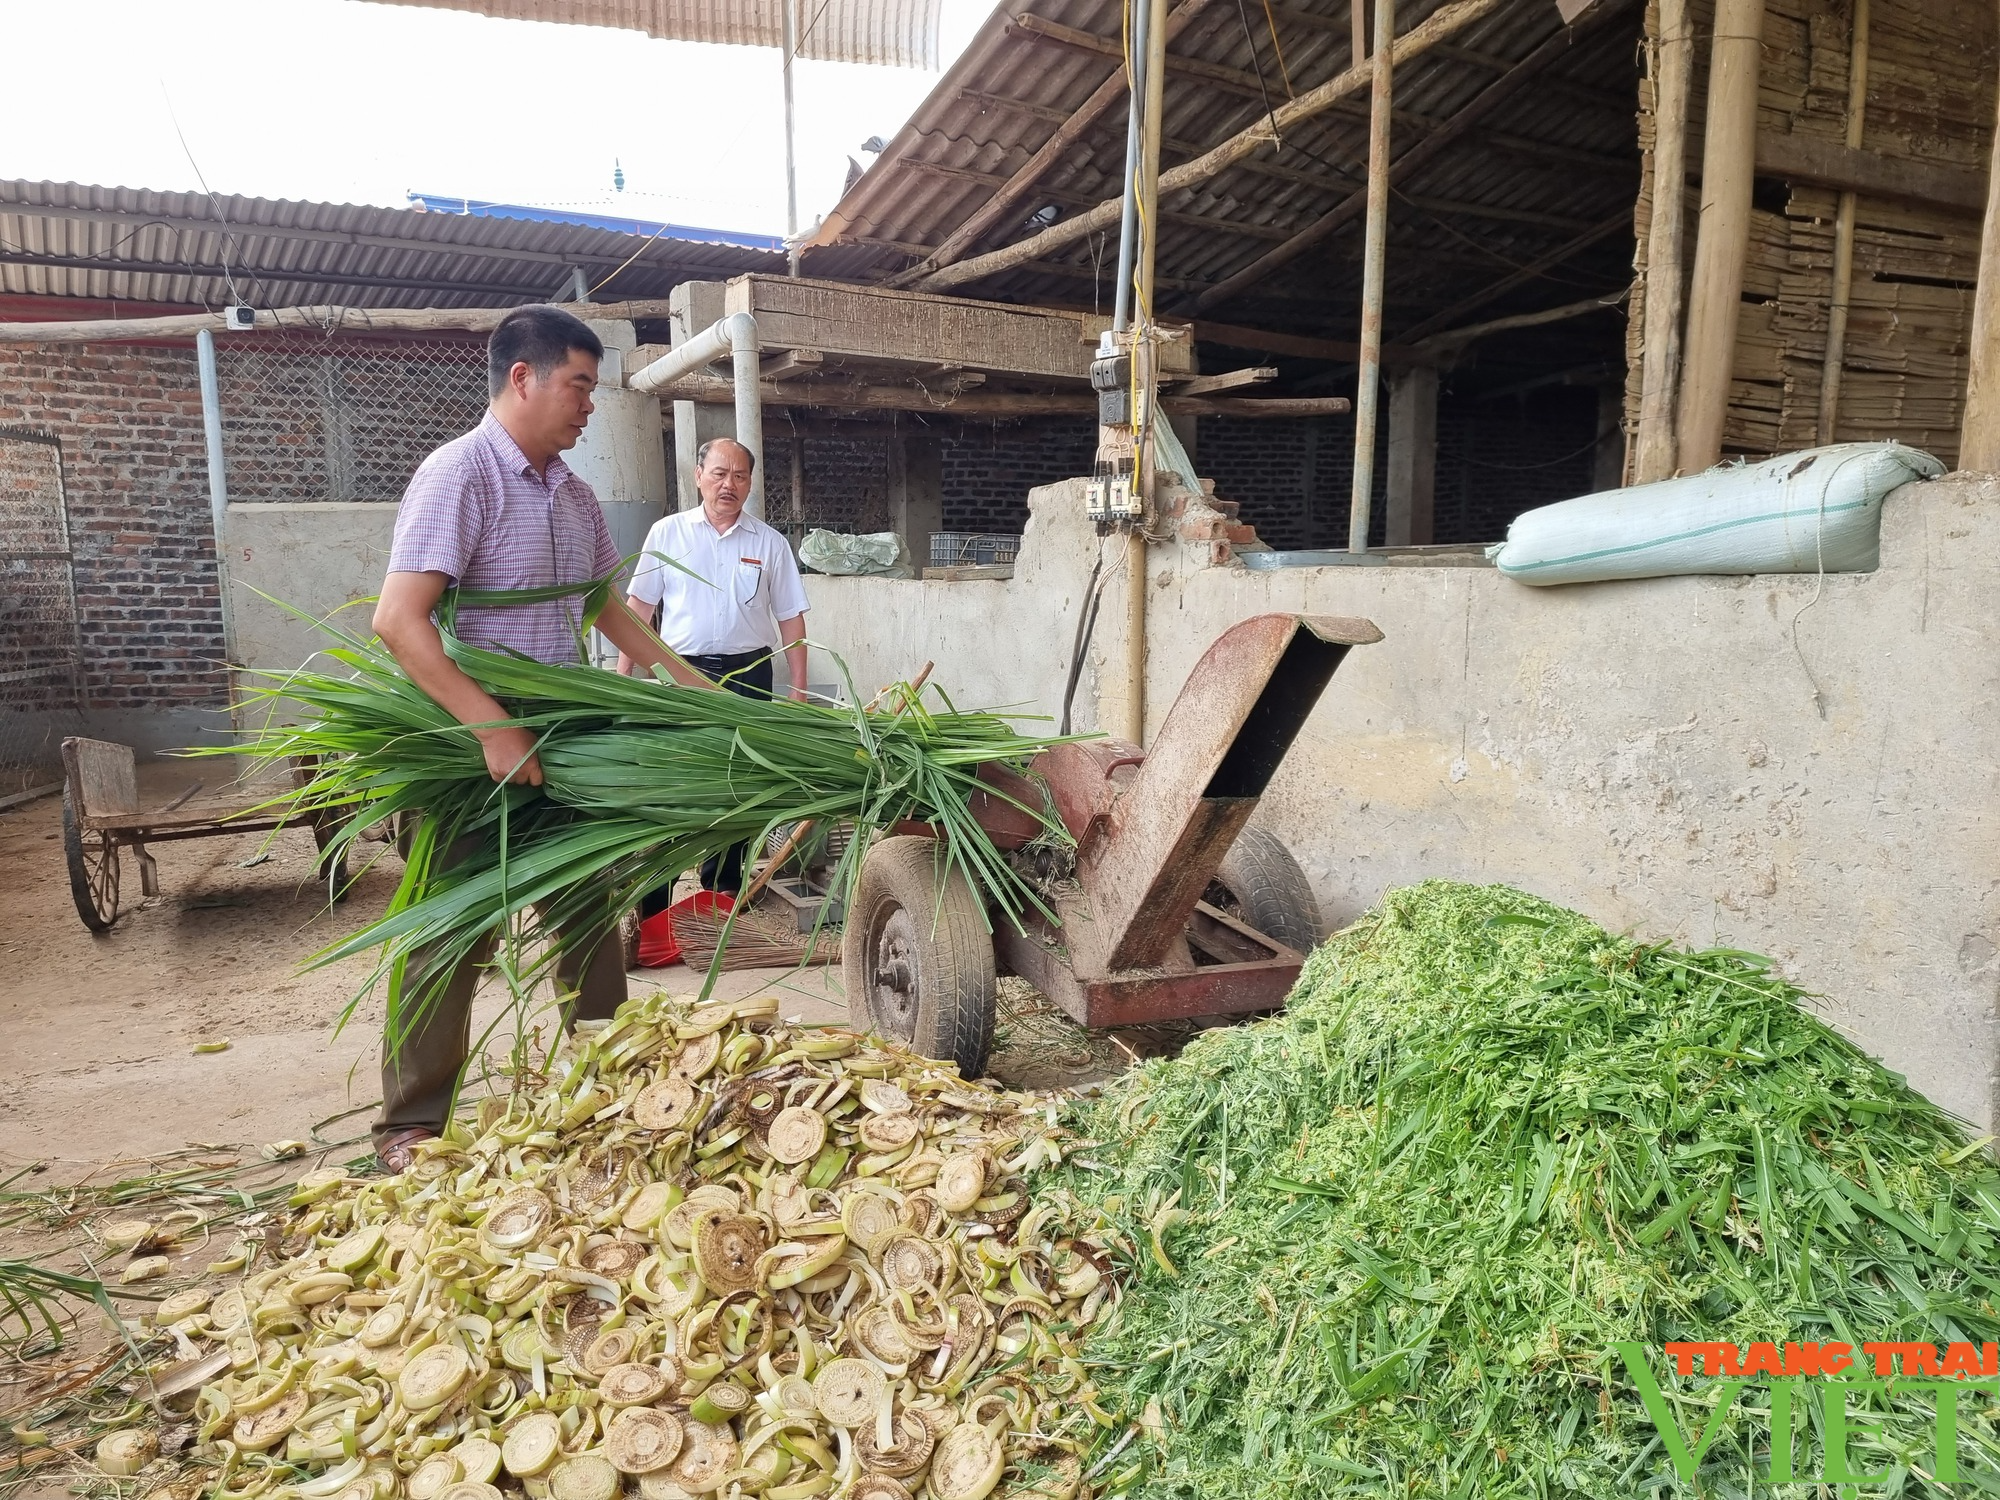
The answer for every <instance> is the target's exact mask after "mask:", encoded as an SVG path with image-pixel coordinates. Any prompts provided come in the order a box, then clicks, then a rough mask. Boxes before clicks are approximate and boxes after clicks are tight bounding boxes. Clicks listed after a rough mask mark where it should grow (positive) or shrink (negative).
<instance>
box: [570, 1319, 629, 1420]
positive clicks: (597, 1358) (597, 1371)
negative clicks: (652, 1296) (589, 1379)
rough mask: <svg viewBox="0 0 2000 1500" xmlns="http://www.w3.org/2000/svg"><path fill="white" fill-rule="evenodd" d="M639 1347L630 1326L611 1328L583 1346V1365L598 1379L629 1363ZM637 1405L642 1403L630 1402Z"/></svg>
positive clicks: (593, 1337)
mask: <svg viewBox="0 0 2000 1500" xmlns="http://www.w3.org/2000/svg"><path fill="white" fill-rule="evenodd" d="M638 1347H639V1335H638V1334H637V1333H635V1332H634V1331H633V1330H631V1329H630V1328H613V1329H611V1330H609V1331H608V1332H605V1333H599V1334H595V1335H593V1336H592V1337H591V1339H590V1340H589V1342H587V1343H586V1344H585V1345H584V1347H583V1367H584V1369H586V1370H588V1371H589V1372H590V1373H591V1374H593V1375H595V1376H597V1377H598V1378H599V1379H600V1380H602V1379H603V1377H604V1376H606V1375H608V1374H610V1373H611V1371H613V1370H615V1369H617V1368H618V1367H619V1366H620V1365H624V1364H629V1363H630V1362H631V1359H632V1355H633V1354H634V1353H635V1352H636V1351H637V1349H638ZM630 1404H631V1405H634V1406H638V1405H641V1404H643V1403H640V1402H636V1401H635V1402H632V1403H630Z"/></svg>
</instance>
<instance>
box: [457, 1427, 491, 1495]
mask: <svg viewBox="0 0 2000 1500" xmlns="http://www.w3.org/2000/svg"><path fill="white" fill-rule="evenodd" d="M451 1451H452V1452H453V1453H454V1454H456V1455H457V1457H458V1466H459V1467H460V1468H461V1469H463V1470H464V1471H465V1477H466V1478H467V1479H468V1480H470V1481H472V1482H473V1483H475V1484H491V1483H492V1482H493V1479H494V1476H495V1475H497V1474H498V1473H499V1472H500V1445H499V1444H498V1443H496V1442H494V1441H493V1440H492V1439H491V1438H484V1437H469V1438H467V1439H466V1440H465V1441H464V1442H462V1443H460V1444H459V1445H458V1446H457V1447H456V1448H454V1449H452V1450H451Z"/></svg>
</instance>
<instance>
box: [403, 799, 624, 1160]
mask: <svg viewBox="0 0 2000 1500" xmlns="http://www.w3.org/2000/svg"><path fill="white" fill-rule="evenodd" d="M477 843H478V839H477V837H476V836H475V837H473V838H466V839H460V840H459V841H458V842H456V843H454V844H453V845H452V846H451V848H450V849H449V850H448V851H447V852H446V854H445V862H446V863H447V864H456V863H458V862H459V861H460V860H463V859H465V858H466V857H467V856H468V855H469V854H470V853H471V852H472V850H473V849H474V848H476V847H477ZM492 956H493V947H492V944H491V943H490V942H488V943H486V944H483V945H482V946H481V947H479V948H478V949H477V950H475V951H474V952H473V953H472V954H470V955H469V956H468V957H467V958H466V959H465V961H464V962H463V963H461V964H460V965H459V966H458V967H457V968H456V969H453V970H452V972H451V977H450V978H449V979H448V980H446V981H445V986H444V989H443V991H442V992H441V993H440V994H439V995H438V996H437V998H436V999H435V1000H433V1001H432V1002H431V1004H430V1006H429V1008H428V1009H427V1010H426V1011H425V1012H424V1016H423V1019H422V1020H421V1021H419V1022H418V1023H417V1025H416V1026H415V1027H413V1028H412V1029H411V1030H409V1031H408V1032H406V1033H405V1034H404V1036H403V1044H402V1046H400V1047H398V1048H396V1049H395V1050H394V1051H393V1052H391V1051H390V1050H389V1043H388V1039H387V1038H386V1037H384V1038H383V1043H382V1046H383V1053H382V1113H381V1115H380V1116H379V1117H378V1118H377V1119H376V1121H375V1137H376V1139H377V1140H378V1141H379V1140H380V1139H381V1138H382V1137H383V1136H384V1135H386V1134H387V1133H388V1132H389V1131H392V1130H398V1129H402V1128H404V1127H406V1126H413V1125H414V1126H421V1127H422V1128H424V1129H426V1130H434V1131H442V1130H443V1129H444V1126H445V1120H446V1116H447V1113H448V1111H449V1110H450V1108H451V1099H452V1095H453V1093H454V1092H455V1091H456V1090H457V1088H458V1075H459V1072H460V1071H461V1070H462V1069H463V1068H464V1067H465V1061H466V1054H467V1052H468V1051H469V1050H470V1048H471V1043H472V994H473V991H474V990H475V989H477V988H478V986H479V971H480V969H481V968H483V967H484V966H485V965H486V963H487V962H488V961H489V960H490V959H491V958H492ZM412 967H414V965H412ZM555 967H556V989H557V990H558V991H559V992H560V993H561V994H562V995H563V996H564V1001H563V1008H562V1025H563V1028H564V1030H568V1028H569V1027H570V1025H571V1024H572V1023H574V1022H576V1021H579V1020H584V1021H602V1020H609V1019H610V1018H611V1016H612V1015H613V1014H614V1013H615V1012H616V1011H617V1009H618V1007H619V1006H621V1005H623V1004H624V1003H625V953H624V949H623V947H622V946H621V945H620V943H619V941H618V931H617V929H616V928H615V927H613V926H612V925H610V924H609V922H608V921H607V922H605V923H602V924H599V923H591V924H589V925H588V927H587V930H586V931H584V932H583V933H581V934H580V935H579V936H578V939H577V941H576V942H575V943H573V944H572V945H571V946H570V947H568V948H566V949H565V950H564V951H563V953H562V955H561V956H560V957H559V958H557V960H556V966H555Z"/></svg>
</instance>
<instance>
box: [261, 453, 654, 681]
mask: <svg viewBox="0 0 2000 1500" xmlns="http://www.w3.org/2000/svg"><path fill="white" fill-rule="evenodd" d="M659 471H660V473H661V474H664V473H665V472H666V462H665V459H664V457H662V459H661V462H660V465H659ZM659 516H660V509H659V507H658V506H657V505H654V504H653V503H651V502H649V501H623V502H620V501H608V502H606V503H605V505H604V519H605V523H606V524H607V525H608V526H609V527H610V529H611V534H612V536H613V537H615V538H618V539H619V546H620V547H625V548H626V550H628V551H637V550H638V548H639V544H640V542H643V541H644V540H645V536H646V529H647V528H648V527H649V526H651V525H652V524H653V522H654V521H656V520H658V519H659ZM395 531H396V507H395V506H394V505H384V504H367V503H360V502H340V501H326V500H319V501H311V502H307V503H302V504H297V505H232V506H230V507H229V522H228V537H229V561H230V582H231V585H232V586H233V589H234V593H233V595H232V599H233V602H234V604H235V621H234V624H235V630H236V641H235V651H236V661H237V663H238V664H239V665H241V666H243V667H246V668H249V669H250V670H252V671H259V672H284V671H288V670H290V669H291V668H293V667H296V666H299V665H300V664H301V663H303V662H304V661H305V660H306V659H307V658H308V657H310V656H311V655H312V654H313V653H314V652H315V651H318V650H320V649H321V648H322V647H324V646H325V645H327V644H328V637H327V636H326V635H325V633H324V632H323V631H320V630H317V629H315V628H314V627H313V626H312V625H311V624H310V623H308V622H307V621H304V620H301V619H299V618H298V616H297V615H294V614H292V613H291V612H290V611H288V610H285V609H281V608H279V607H278V606H277V605H275V604H272V603H270V602H269V601H268V600H265V599H262V598H259V597H258V594H259V593H263V594H268V595H270V597H271V599H278V600H283V601H284V603H286V604H289V605H290V606H292V609H295V610H300V611H303V612H305V613H307V614H309V615H312V616H313V617H314V618H316V619H317V618H323V617H326V616H329V615H331V616H332V617H333V619H332V623H333V624H335V625H337V626H339V627H340V628H341V629H343V630H347V631H351V632H353V633H354V634H357V635H361V636H366V635H368V634H369V633H370V632H369V611H368V610H367V609H365V608H356V609H344V608H343V606H346V605H349V604H352V603H353V602H354V601H355V600H357V599H371V598H373V597H374V596H375V595H376V594H377V593H379V592H380V591H381V588H382V574H383V572H384V570H385V569H386V568H387V567H388V565H389V543H390V541H391V539H392V538H393V537H394V535H395ZM628 537H630V538H634V540H632V542H631V543H630V546H629V547H627V544H626V541H625V538H628ZM336 611H339V612H338V613H336Z"/></svg>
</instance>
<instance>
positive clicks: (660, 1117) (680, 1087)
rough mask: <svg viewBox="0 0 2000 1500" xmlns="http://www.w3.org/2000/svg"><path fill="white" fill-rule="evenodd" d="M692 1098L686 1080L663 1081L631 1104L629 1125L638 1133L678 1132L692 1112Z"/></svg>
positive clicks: (675, 1078) (642, 1091)
mask: <svg viewBox="0 0 2000 1500" xmlns="http://www.w3.org/2000/svg"><path fill="white" fill-rule="evenodd" d="M683 1055H685V1054H683ZM694 1097H695V1096H694V1086H693V1085H692V1084H691V1083H689V1082H688V1080H687V1079H685V1078H681V1077H673V1078H663V1079H661V1080H660V1081H659V1082H658V1083H655V1084H651V1085H649V1086H647V1087H646V1088H644V1089H642V1090H640V1092H639V1097H638V1098H636V1099H634V1100H633V1101H632V1123H633V1124H634V1125H637V1126H638V1127H639V1128H640V1129H641V1130H678V1129H679V1128H680V1127H681V1126H682V1125H684V1124H686V1123H687V1117H688V1116H689V1115H690V1114H691V1113H693V1111H694Z"/></svg>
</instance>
